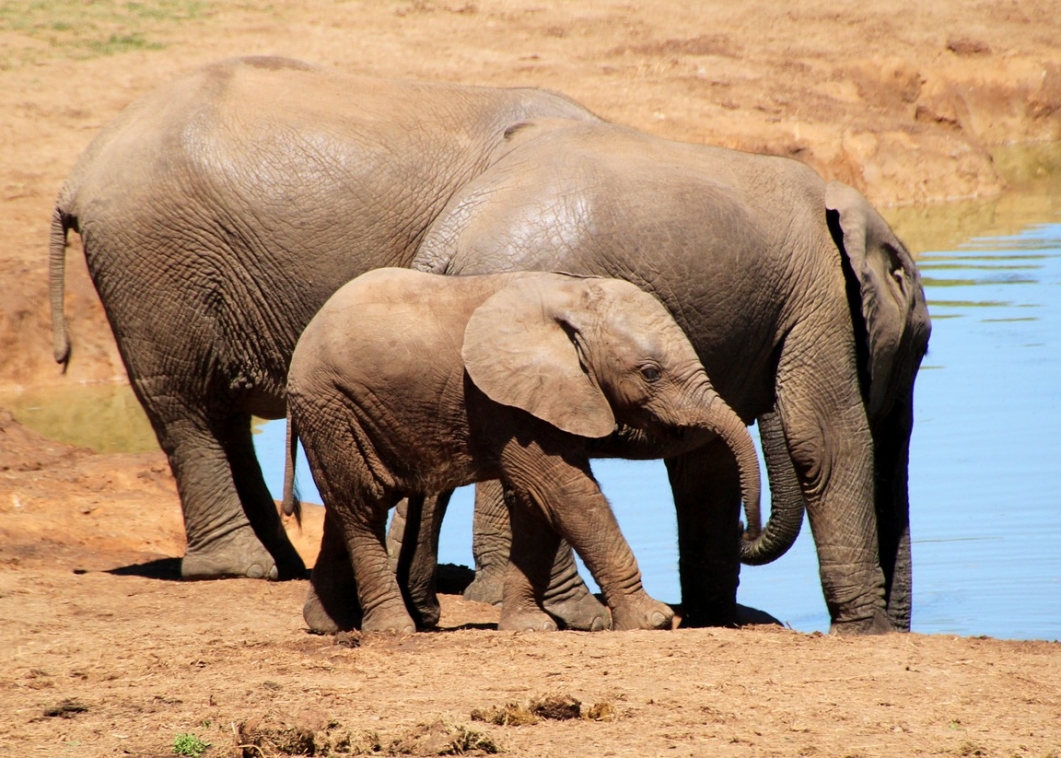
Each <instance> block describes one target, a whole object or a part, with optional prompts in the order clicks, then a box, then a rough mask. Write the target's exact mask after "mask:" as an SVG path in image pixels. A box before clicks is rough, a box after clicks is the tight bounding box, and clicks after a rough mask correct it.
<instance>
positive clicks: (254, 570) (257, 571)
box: [247, 563, 265, 579]
mask: <svg viewBox="0 0 1061 758" xmlns="http://www.w3.org/2000/svg"><path fill="white" fill-rule="evenodd" d="M247 576H249V577H250V578H251V579H261V578H262V577H263V576H265V572H264V571H263V570H262V567H261V566H260V565H259V564H257V563H255V564H252V565H251V567H250V568H249V569H247Z"/></svg>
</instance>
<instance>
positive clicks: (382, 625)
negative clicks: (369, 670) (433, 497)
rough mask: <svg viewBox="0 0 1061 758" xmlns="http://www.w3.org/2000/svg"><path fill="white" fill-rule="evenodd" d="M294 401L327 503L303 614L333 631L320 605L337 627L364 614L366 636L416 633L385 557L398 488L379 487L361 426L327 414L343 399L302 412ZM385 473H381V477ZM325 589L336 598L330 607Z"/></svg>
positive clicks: (311, 405) (295, 414) (307, 407)
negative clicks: (323, 536) (318, 615)
mask: <svg viewBox="0 0 1061 758" xmlns="http://www.w3.org/2000/svg"><path fill="white" fill-rule="evenodd" d="M291 403H292V406H291V411H292V414H291V415H292V419H293V421H294V423H295V424H296V428H297V429H298V432H299V437H300V438H301V440H302V444H303V447H304V448H305V450H306V457H307V458H308V459H309V464H310V468H311V469H312V471H313V478H314V480H315V481H316V483H317V488H318V489H319V490H320V493H321V497H322V498H323V499H324V507H325V527H326V529H327V537H328V539H327V544H325V543H324V542H322V546H321V550H322V553H321V556H320V557H319V558H318V559H317V565H316V566H314V567H313V573H312V580H311V582H312V588H313V589H312V592H311V596H310V598H309V599H308V600H307V605H306V608H305V609H304V615H305V616H306V620H307V622H308V623H310V624H311V625H312V624H315V623H317V624H319V625H320V626H324V627H325V628H324V629H323V630H324V631H331V630H330V629H328V628H327V627H326V625H327V623H328V622H327V620H326V619H322V620H318V621H315V620H314V619H313V618H311V612H315V608H314V606H315V605H319V606H321V607H322V608H323V610H324V611H325V615H326V616H327V617H329V618H330V619H331V620H332V621H333V622H335V625H336V626H337V627H338V628H342V627H343V622H342V620H341V618H340V616H344V617H345V618H350V619H354V618H356V616H357V615H358V613H360V616H361V630H362V631H364V632H400V633H405V632H414V631H416V625H415V623H414V622H413V618H412V616H411V614H410V613H409V611H408V609H407V607H406V604H405V603H406V601H405V598H404V597H403V594H402V591H401V589H400V588H399V586H398V580H397V577H396V576H395V571H394V565H393V564H392V562H391V560H390V559H389V557H388V555H387V534H386V532H387V513H388V511H389V510H390V509H391V508H392V507H393V506H394V505H396V504H397V501H398V499H399V498H400V493H398V492H396V491H395V489H394V483H393V482H387V483H384V482H381V481H379V480H378V479H377V477H376V475H375V474H374V473H373V470H372V467H370V466H369V464H368V462H367V460H368V458H369V456H374V455H375V453H374V451H373V450H372V446H371V442H370V440H369V438H368V437H367V435H365V434H364V432H363V430H361V429H360V428H359V427H358V425H357V422H356V421H355V420H354V419H352V418H349V417H348V416H347V415H346V414H344V413H343V412H342V411H340V412H338V413H333V412H329V411H330V410H331V409H332V408H333V407H338V408H341V407H342V400H341V399H336V398H324V399H322V398H320V397H317V398H315V399H314V400H313V401H312V402H308V403H305V407H303V401H302V400H301V399H300V396H299V395H298V394H297V393H292V394H291ZM322 409H324V410H322ZM382 471H383V470H382V469H381V468H379V467H377V469H376V472H377V473H382ZM333 527H335V528H334V529H333ZM340 545H345V552H344V551H343V550H342V549H341V548H340ZM325 548H327V550H325ZM400 563H401V561H399V564H400ZM351 566H352V569H353V570H352V572H351ZM399 568H400V566H399ZM351 573H352V582H350V581H349V579H350V577H351ZM351 588H356V595H355V594H353V593H351V592H350V589H351ZM324 591H328V592H331V598H330V601H329V599H327V598H325V597H324V596H323V594H322V593H323V592H324ZM314 593H315V594H316V595H317V598H316V599H314V597H313V594H314ZM329 602H331V605H330V606H329ZM357 606H360V610H359V611H358V610H357Z"/></svg>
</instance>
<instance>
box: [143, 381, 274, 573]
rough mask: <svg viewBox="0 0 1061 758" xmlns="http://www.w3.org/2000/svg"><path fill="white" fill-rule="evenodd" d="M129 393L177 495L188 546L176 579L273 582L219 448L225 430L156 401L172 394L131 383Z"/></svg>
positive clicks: (222, 446) (264, 553)
mask: <svg viewBox="0 0 1061 758" xmlns="http://www.w3.org/2000/svg"><path fill="white" fill-rule="evenodd" d="M134 387H135V388H136V390H137V394H138V395H139V397H140V398H141V404H142V405H143V406H144V409H145V411H146V412H147V415H148V418H149V419H150V420H151V423H152V426H153V427H154V429H155V434H156V435H157V436H158V440H159V444H160V445H161V446H162V449H163V450H164V451H165V453H166V456H167V457H168V459H169V464H170V468H171V469H172V471H173V477H174V479H175V480H176V483H177V492H178V493H179V495H180V500H181V509H182V512H183V515H184V530H185V534H186V535H187V540H188V546H187V548H186V550H185V554H184V558H183V560H182V561H181V576H182V577H183V578H185V579H216V578H219V577H226V576H246V577H251V578H268V579H278V578H279V577H280V570H279V568H278V566H277V565H276V561H275V559H274V558H273V556H272V555H271V554H270V552H269V551H268V550H267V549H266V548H265V546H264V545H263V544H262V542H261V540H260V539H259V537H258V535H257V534H256V533H255V529H254V526H253V525H252V523H251V521H250V519H248V518H247V514H246V513H245V512H244V510H243V506H242V503H241V502H240V496H239V493H238V491H237V489H236V482H235V480H234V477H233V471H232V465H231V462H230V460H229V451H228V449H227V447H226V444H225V442H224V438H225V434H224V431H223V430H224V424H222V423H215V424H211V423H209V422H208V421H207V420H206V419H204V418H202V417H201V416H200V415H198V414H196V413H194V412H193V411H192V410H191V409H189V408H188V407H187V406H185V405H183V404H180V405H178V404H177V403H176V402H174V401H172V400H170V402H169V403H165V404H163V403H162V402H160V401H159V400H157V398H160V397H168V398H173V397H176V396H178V395H177V391H175V390H172V389H167V390H165V391H161V392H160V391H157V390H156V388H153V387H151V388H148V389H147V390H145V389H144V387H143V386H140V385H139V384H138V383H135V382H134ZM248 434H249V430H248ZM271 503H272V501H271V500H270V504H271ZM273 510H274V512H275V505H273Z"/></svg>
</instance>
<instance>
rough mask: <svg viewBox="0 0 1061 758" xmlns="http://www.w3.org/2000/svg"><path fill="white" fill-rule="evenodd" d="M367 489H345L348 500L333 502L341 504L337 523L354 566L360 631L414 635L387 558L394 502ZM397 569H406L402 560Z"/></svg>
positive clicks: (333, 491)
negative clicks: (372, 494)
mask: <svg viewBox="0 0 1061 758" xmlns="http://www.w3.org/2000/svg"><path fill="white" fill-rule="evenodd" d="M328 489H329V490H331V492H332V493H335V492H336V491H337V490H336V489H335V488H333V487H329V488H328ZM364 489H365V488H360V487H356V486H354V487H350V488H349V489H347V488H345V487H344V488H343V490H341V491H342V492H343V493H344V494H343V496H342V497H343V499H344V500H347V499H348V500H347V501H346V502H343V501H337V500H335V499H332V500H331V502H337V503H338V504H339V507H338V508H336V515H337V520H338V521H341V522H342V525H343V536H344V538H345V540H346V550H347V553H348V554H349V556H350V561H351V563H352V564H353V567H354V582H355V583H356V585H357V600H358V602H359V603H360V605H361V612H362V620H361V630H362V631H364V632H401V633H405V632H414V631H416V623H415V622H414V621H413V618H412V616H411V615H410V613H409V610H408V608H407V606H406V600H405V597H404V596H403V594H402V591H401V588H400V586H399V585H398V578H397V576H396V575H395V573H394V571H393V570H392V569H391V566H390V561H389V559H388V558H387V534H386V530H387V511H388V510H390V506H391V504H392V503H391V502H386V501H384V500H380V499H375V498H371V497H368V496H367V494H366V493H365V491H364ZM325 497H327V496H325ZM348 506H352V507H348ZM410 515H411V516H415V515H416V514H415V513H413V514H410ZM398 569H399V571H402V570H403V569H404V567H403V562H402V560H401V559H399V561H398Z"/></svg>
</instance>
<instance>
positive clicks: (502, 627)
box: [497, 608, 557, 632]
mask: <svg viewBox="0 0 1061 758" xmlns="http://www.w3.org/2000/svg"><path fill="white" fill-rule="evenodd" d="M497 628H498V631H502V632H555V631H556V630H557V626H556V622H555V621H553V619H552V616H550V615H549V614H548V613H545V612H544V611H542V610H540V609H538V608H520V609H517V610H515V611H511V612H507V611H505V610H502V611H501V620H500V621H499V622H498V624H497Z"/></svg>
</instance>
